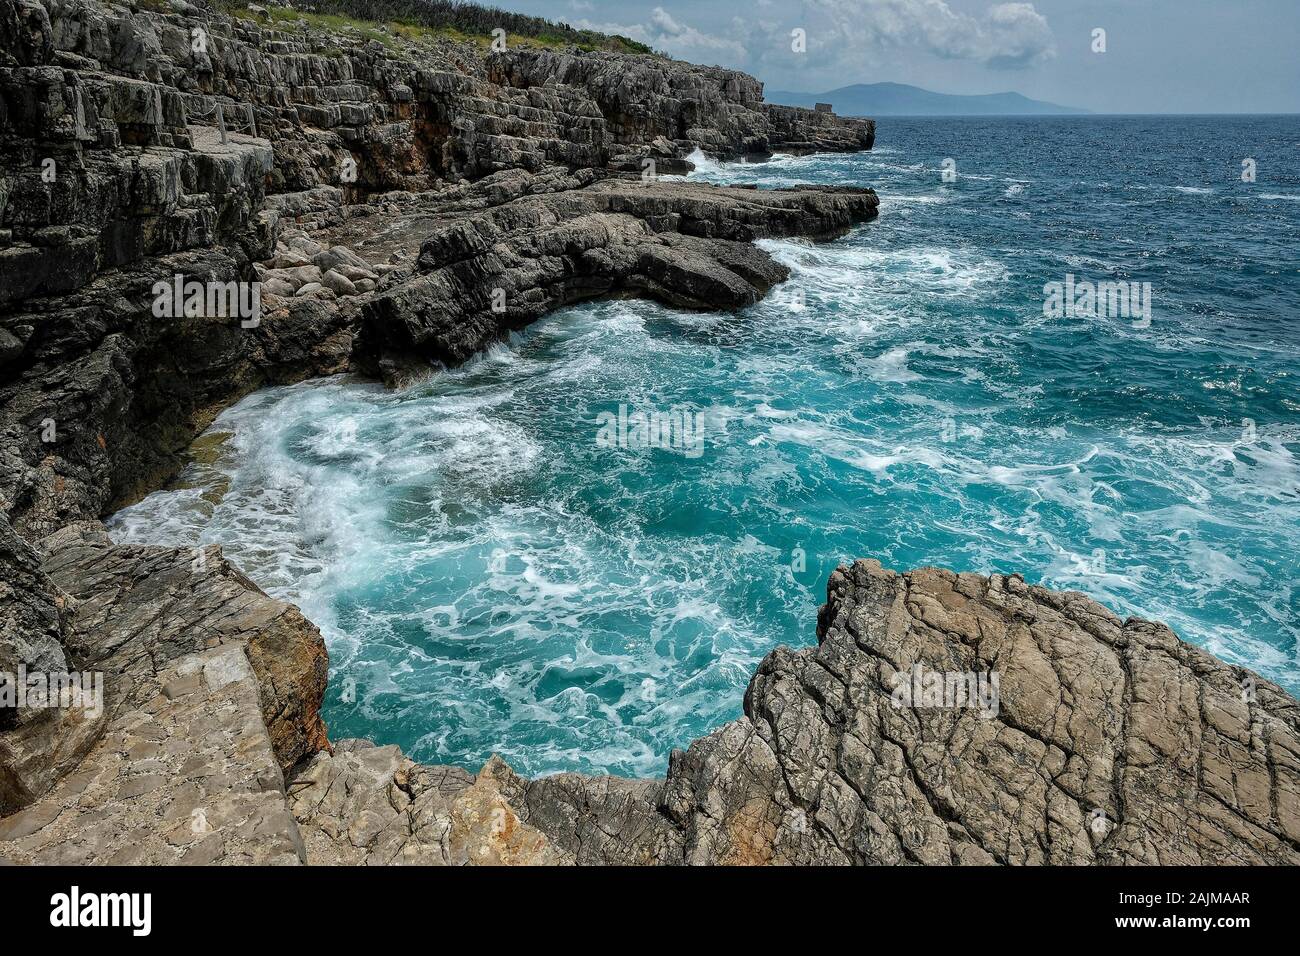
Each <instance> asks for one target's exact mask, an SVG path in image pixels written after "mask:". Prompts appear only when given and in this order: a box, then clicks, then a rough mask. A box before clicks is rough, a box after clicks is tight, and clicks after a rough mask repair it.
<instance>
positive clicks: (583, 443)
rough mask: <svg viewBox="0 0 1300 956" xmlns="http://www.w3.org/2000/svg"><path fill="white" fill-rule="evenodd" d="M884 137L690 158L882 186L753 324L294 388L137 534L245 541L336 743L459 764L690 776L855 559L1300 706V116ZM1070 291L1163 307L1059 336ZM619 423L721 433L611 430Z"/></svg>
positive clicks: (596, 326) (806, 635)
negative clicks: (724, 159)
mask: <svg viewBox="0 0 1300 956" xmlns="http://www.w3.org/2000/svg"><path fill="white" fill-rule="evenodd" d="M877 144H878V148H877V149H876V150H875V152H873V153H871V154H861V155H853V156H813V157H802V158H779V159H776V160H774V161H772V162H770V163H764V164H759V165H747V166H745V165H735V164H726V165H720V164H716V163H711V162H705V163H703V164H702V165H701V168H700V169H699V170H697V172H696V173H695V174H693V175H694V177H695V178H703V179H708V180H712V181H716V182H752V183H757V184H758V185H760V186H761V187H777V186H783V185H795V184H799V183H846V184H860V185H870V186H874V187H875V188H876V189H877V190H878V191H879V193H880V195H881V197H882V203H881V215H880V218H879V220H877V221H875V222H873V223H869V224H866V225H864V226H862V227H860V228H858V229H856V230H854V232H853V233H852V234H851V235H850V236H848V237H846V238H844V239H842V240H840V241H838V242H836V243H833V244H829V245H823V246H811V245H808V244H805V243H798V242H766V243H764V246H765V247H766V248H768V249H769V250H770V251H771V252H772V254H773V255H775V256H776V257H777V258H778V259H780V260H781V261H783V262H785V263H787V264H788V265H789V266H790V268H791V269H792V272H793V275H792V278H791V280H790V281H789V282H788V283H786V284H784V285H783V286H781V287H779V288H778V289H777V290H776V291H775V292H774V294H773V295H772V296H771V297H770V298H769V299H768V300H766V301H764V302H763V303H760V304H759V305H757V306H755V307H753V308H752V309H749V310H747V311H745V312H743V313H741V314H739V315H722V314H715V315H711V314H689V313H682V312H677V311H674V310H670V309H665V308H662V307H659V306H656V305H653V304H650V303H637V302H615V303H600V304H591V305H586V306H582V307H578V308H572V309H568V310H565V311H564V312H561V313H557V314H555V315H553V316H550V317H549V318H547V319H545V320H544V321H542V322H540V323H538V324H537V325H536V326H534V327H533V328H532V329H530V330H529V331H528V332H527V333H526V334H525V335H523V336H522V337H520V338H518V339H516V340H514V341H512V342H510V343H508V344H505V345H502V346H500V347H498V348H496V349H494V350H493V351H492V352H491V353H490V354H489V355H487V356H486V357H484V358H483V359H481V360H478V361H476V362H474V363H472V364H470V365H468V366H466V367H464V368H461V369H457V370H455V371H451V372H446V373H440V374H437V375H435V376H434V377H432V378H431V379H429V380H428V381H426V382H423V383H421V384H419V385H416V386H413V387H411V388H409V389H407V390H405V391H402V392H397V393H392V392H385V391H383V390H382V389H380V388H378V387H376V386H374V385H370V384H365V383H357V382H352V381H348V380H343V379H333V380H328V381H324V382H314V383H307V384H305V385H301V386H297V387H293V388H282V389H272V390H268V391H265V392H262V393H259V394H257V395H254V396H252V397H250V398H249V399H247V400H246V401H244V402H242V403H240V404H239V405H238V406H236V407H235V408H233V409H231V410H229V411H228V412H226V413H225V414H224V415H223V416H222V417H221V418H220V419H219V420H218V422H217V423H216V425H214V427H213V432H214V433H218V434H221V433H228V434H229V436H230V437H229V438H228V440H227V441H226V443H225V445H224V451H223V454H222V455H221V456H220V457H219V459H218V460H217V461H216V462H215V463H213V464H205V465H196V466H194V467H193V468H192V469H191V470H190V472H189V473H188V474H187V475H186V480H187V482H188V483H189V485H190V487H186V488H182V489H177V490H172V491H167V492H162V493H159V494H157V495H153V496H151V497H150V498H149V499H147V500H146V501H144V502H143V503H142V504H140V505H138V506H136V507H134V508H131V509H128V510H127V511H126V512H123V513H122V514H121V515H120V516H119V517H118V518H117V519H116V521H115V523H114V525H115V530H116V533H117V534H118V536H119V537H122V538H130V539H134V540H165V541H177V540H188V541H199V540H201V541H204V542H221V543H223V544H225V545H226V547H227V553H228V554H230V555H231V556H232V557H233V558H234V559H235V560H236V561H237V562H239V563H240V564H241V565H242V566H244V567H245V569H246V570H247V571H249V572H250V573H251V574H252V576H253V577H254V578H255V579H257V580H258V581H259V582H260V583H262V584H263V586H264V587H266V588H267V589H268V590H270V591H272V592H273V593H276V594H279V595H282V596H285V597H288V598H290V599H293V600H296V601H298V602H299V603H300V604H302V606H303V608H304V610H305V611H306V612H307V614H308V615H309V616H310V617H311V618H312V619H313V620H315V621H317V622H318V623H320V624H321V626H322V629H323V630H324V631H325V632H326V634H327V637H328V639H329V643H330V650H331V664H332V670H333V673H332V676H331V683H330V691H329V699H328V702H327V711H326V717H327V720H328V723H329V725H330V731H331V734H332V735H333V736H335V737H346V736H354V735H364V736H368V737H372V738H374V739H376V740H378V741H380V742H383V743H389V742H395V743H400V744H401V745H402V746H403V747H404V748H406V750H407V751H408V753H410V754H411V755H412V756H413V757H415V758H416V759H418V760H423V761H427V762H450V763H458V764H462V765H465V766H468V767H472V768H476V767H477V766H478V765H479V764H481V762H482V761H483V760H484V759H485V758H486V757H487V756H488V755H489V754H490V753H491V752H492V751H494V750H495V751H498V752H501V753H502V754H503V755H505V756H506V758H507V759H508V760H509V761H510V762H511V763H512V764H513V765H514V766H515V767H516V768H518V769H520V770H522V771H524V772H527V773H541V772H547V771H555V770H565V769H578V770H584V771H602V770H607V771H610V772H614V773H620V774H628V775H636V774H648V773H655V772H662V770H663V769H664V766H665V762H666V758H667V754H668V751H669V750H670V749H671V748H672V747H676V746H684V745H686V744H687V743H689V742H690V741H691V740H692V739H693V738H695V737H697V736H699V735H700V734H702V733H705V732H707V731H708V730H710V729H712V728H714V727H716V726H718V725H719V724H720V723H722V722H723V721H724V720H727V719H729V718H732V717H734V716H736V715H737V714H738V713H739V711H740V701H741V696H742V694H743V691H744V688H745V685H746V683H747V681H748V679H749V676H750V674H751V672H752V670H753V668H754V666H755V664H756V663H757V661H758V660H759V659H760V658H761V657H762V655H763V654H764V653H766V652H767V651H768V650H770V649H771V648H772V647H774V646H775V645H777V644H780V643H785V644H791V645H796V646H798V645H805V644H809V643H812V642H813V641H814V640H815V636H814V627H815V620H816V608H817V605H818V604H819V603H820V602H821V600H822V598H823V595H824V591H823V589H824V583H825V579H826V576H827V574H828V573H829V572H830V570H831V569H832V568H833V567H834V566H835V565H836V564H837V563H839V562H841V561H844V560H846V559H850V558H853V557H859V556H871V557H877V558H879V559H880V560H881V561H883V562H884V563H885V564H886V565H888V566H892V567H895V568H899V569H906V568H911V567H915V566H919V565H925V564H937V565H942V566H946V567H950V568H955V569H960V570H974V571H981V572H989V571H1002V572H1012V571H1019V572H1022V573H1024V574H1025V576H1026V577H1027V578H1028V579H1030V580H1032V581H1041V582H1043V583H1045V584H1049V585H1051V586H1054V587H1058V588H1069V589H1076V590H1080V591H1084V592H1086V593H1088V594H1090V595H1092V596H1093V597H1095V598H1097V599H1098V600H1100V601H1102V602H1104V603H1105V604H1107V605H1108V606H1110V607H1111V608H1113V609H1114V610H1115V611H1117V612H1118V613H1120V614H1139V615H1142V616H1146V617H1152V618H1157V619H1161V620H1164V621H1166V622H1168V623H1169V624H1170V625H1171V626H1172V627H1174V628H1175V629H1176V630H1177V631H1178V632H1179V633H1180V634H1181V635H1182V636H1183V637H1184V638H1185V639H1187V640H1189V641H1193V642H1195V643H1197V644H1200V645H1202V646H1204V647H1206V648H1208V649H1209V650H1211V651H1213V652H1214V653H1216V654H1218V655H1219V656H1221V657H1223V658H1225V659H1227V660H1230V661H1234V662H1239V663H1243V664H1247V665H1249V666H1251V667H1253V668H1255V669H1257V670H1258V671H1260V672H1262V673H1263V674H1265V675H1267V676H1268V677H1270V678H1272V679H1273V680H1276V681H1278V682H1279V683H1281V684H1282V685H1284V686H1285V687H1287V688H1288V689H1290V690H1291V691H1292V692H1293V693H1295V692H1297V691H1300V663H1298V661H1297V638H1298V637H1300V598H1298V597H1297V590H1296V585H1297V579H1298V578H1300V574H1298V573H1297V572H1298V571H1300V558H1298V557H1297V555H1300V460H1298V457H1297V456H1298V455H1300V382H1298V381H1297V372H1298V371H1300V361H1298V359H1300V323H1298V322H1297V320H1298V319H1300V272H1298V271H1297V270H1298V269H1300V263H1298V257H1297V249H1298V248H1300V242H1298V240H1300V172H1298V168H1297V162H1296V159H1297V155H1298V153H1300V119H1297V118H1296V117H1274V118H1093V117H1089V118H1079V119H1075V118H1071V119H1055V118H1052V119H1009V120H986V119H959V120H939V119H927V120H912V121H909V120H900V119H889V120H885V121H882V123H881V124H880V128H879V139H878V141H877ZM1247 158H1250V159H1253V160H1254V162H1255V169H1256V180H1255V182H1253V183H1250V182H1243V181H1242V179H1241V173H1242V161H1243V160H1244V159H1247ZM945 160H952V162H951V163H948V164H945ZM945 168H951V169H955V171H956V179H955V181H952V182H944V181H943V177H942V173H943V170H944V169H945ZM1067 274H1071V275H1073V276H1075V277H1076V280H1078V281H1093V282H1099V281H1111V280H1114V281H1119V280H1122V281H1125V282H1138V283H1143V282H1148V283H1150V290H1151V293H1150V294H1151V309H1150V313H1149V316H1147V317H1145V318H1144V317H1142V316H1133V315H1119V314H1106V315H1100V316H1094V317H1089V316H1079V315H1073V316H1063V317H1059V318H1052V317H1048V316H1045V315H1044V299H1045V294H1044V287H1045V285H1047V284H1048V283H1052V282H1061V283H1064V282H1065V280H1066V276H1067ZM620 406H624V407H625V410H626V411H627V413H629V414H631V413H634V412H636V411H638V410H639V411H642V412H645V413H656V414H658V415H660V416H664V417H669V416H673V415H677V416H678V417H677V421H679V422H680V421H682V416H683V415H684V414H690V415H691V416H698V421H699V422H700V423H701V425H700V427H701V436H700V441H699V442H698V443H692V442H690V441H687V442H684V443H681V442H679V443H678V444H677V445H675V446H674V445H673V443H672V442H661V444H662V445H665V446H666V447H635V446H634V445H635V443H633V447H628V443H623V442H620V441H619V440H617V436H615V441H613V442H612V443H611V442H609V441H605V440H604V439H603V438H602V427H601V426H602V424H603V423H604V422H605V421H607V420H608V419H607V418H602V417H601V416H602V413H610V414H612V415H617V412H618V409H619V407H620ZM696 420H697V419H696V418H694V417H692V418H690V419H687V421H689V422H694V421H696ZM605 437H608V433H605ZM693 437H694V436H693V433H690V434H688V435H687V438H693ZM217 499H219V504H215V505H214V504H213V503H212V501H213V500H217Z"/></svg>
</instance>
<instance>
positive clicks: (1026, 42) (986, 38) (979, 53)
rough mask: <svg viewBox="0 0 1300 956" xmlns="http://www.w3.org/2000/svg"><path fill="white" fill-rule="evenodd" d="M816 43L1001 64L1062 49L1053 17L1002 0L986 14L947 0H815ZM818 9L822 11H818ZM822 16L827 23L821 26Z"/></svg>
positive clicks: (812, 31)
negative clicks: (911, 51) (973, 12)
mask: <svg viewBox="0 0 1300 956" xmlns="http://www.w3.org/2000/svg"><path fill="white" fill-rule="evenodd" d="M807 9H808V10H809V12H810V13H811V14H812V20H813V21H814V22H813V23H812V24H810V25H809V28H808V39H809V45H810V46H814V45H815V46H820V47H823V48H824V49H825V52H826V53H828V54H830V55H832V56H833V55H835V47H837V46H841V47H847V48H848V49H845V50H844V52H845V54H846V56H845V57H844V58H846V59H847V58H849V56H851V55H852V54H853V53H854V52H857V53H859V54H860V53H861V52H862V51H863V50H867V49H887V48H892V49H907V48H911V49H916V48H919V49H921V50H924V51H926V52H928V53H931V54H933V55H935V56H940V57H943V58H945V59H953V60H974V61H977V62H981V63H986V64H988V65H990V66H995V67H1010V68H1017V67H1025V66H1030V65H1032V64H1035V63H1039V62H1042V61H1043V60H1046V59H1050V58H1051V57H1053V56H1055V55H1056V43H1055V38H1054V37H1053V35H1052V29H1051V27H1050V26H1049V25H1048V23H1047V18H1046V17H1044V16H1043V15H1042V14H1041V13H1039V12H1038V11H1037V10H1036V9H1034V5H1033V4H1032V3H999V4H995V5H994V6H991V7H989V8H988V10H987V11H986V12H985V14H984V15H983V16H982V17H977V16H971V15H969V14H965V13H960V12H958V11H956V10H954V9H953V8H952V7H950V6H948V4H947V3H946V2H945V0H809V3H808V5H807ZM817 14H821V16H818V15H817ZM818 21H821V23H822V24H823V26H822V29H820V30H819V29H818V28H817V27H818Z"/></svg>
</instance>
